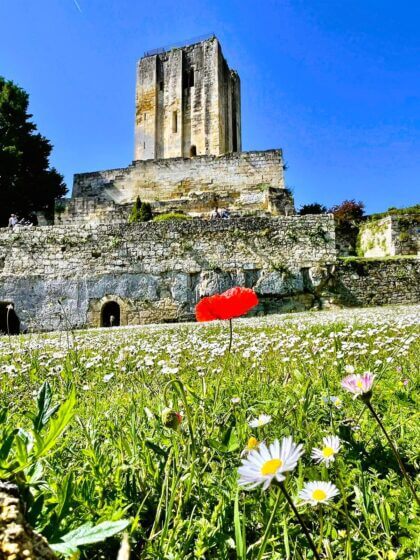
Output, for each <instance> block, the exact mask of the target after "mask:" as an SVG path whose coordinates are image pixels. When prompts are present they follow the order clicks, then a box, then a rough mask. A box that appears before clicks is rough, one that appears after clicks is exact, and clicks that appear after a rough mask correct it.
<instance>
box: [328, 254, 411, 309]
mask: <svg viewBox="0 0 420 560" xmlns="http://www.w3.org/2000/svg"><path fill="white" fill-rule="evenodd" d="M330 286H332V287H333V290H334V292H335V294H336V296H335V300H336V301H337V302H339V303H340V304H342V305H351V306H358V307H367V306H372V305H387V304H400V303H419V302H420V259H416V258H413V259H407V258H400V259H398V258H395V259H377V260H365V259H355V260H350V259H349V260H348V261H346V260H344V261H342V262H340V263H339V264H338V266H337V267H336V269H335V272H334V277H333V282H331V283H330Z"/></svg>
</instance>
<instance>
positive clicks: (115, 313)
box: [101, 301, 121, 327]
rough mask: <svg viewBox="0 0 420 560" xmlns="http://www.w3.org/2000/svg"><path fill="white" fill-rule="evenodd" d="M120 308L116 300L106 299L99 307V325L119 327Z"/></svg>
mask: <svg viewBox="0 0 420 560" xmlns="http://www.w3.org/2000/svg"><path fill="white" fill-rule="evenodd" d="M120 324H121V310H120V306H119V304H118V303H117V302H116V301H107V302H106V303H104V304H103V306H102V309H101V327H119V326H120Z"/></svg>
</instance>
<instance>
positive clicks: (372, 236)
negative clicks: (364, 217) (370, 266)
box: [357, 214, 420, 257]
mask: <svg viewBox="0 0 420 560" xmlns="http://www.w3.org/2000/svg"><path fill="white" fill-rule="evenodd" d="M357 246H358V254H359V255H360V256H364V257H387V256H396V255H417V254H420V216H419V215H418V214H404V215H401V214H398V215H389V216H386V217H384V218H382V219H380V220H369V221H367V222H365V223H364V224H363V225H362V226H361V227H360V231H359V235H358V241H357Z"/></svg>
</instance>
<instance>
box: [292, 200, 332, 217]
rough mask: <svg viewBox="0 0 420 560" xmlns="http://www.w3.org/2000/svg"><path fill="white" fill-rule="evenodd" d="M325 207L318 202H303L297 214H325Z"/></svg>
mask: <svg viewBox="0 0 420 560" xmlns="http://www.w3.org/2000/svg"><path fill="white" fill-rule="evenodd" d="M326 212H327V207H326V206H324V205H323V204H319V202H312V203H311V204H303V205H302V206H301V207H300V208H299V210H298V214H299V216H306V215H307V214H326Z"/></svg>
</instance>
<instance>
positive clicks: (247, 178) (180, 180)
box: [73, 150, 284, 204]
mask: <svg viewBox="0 0 420 560" xmlns="http://www.w3.org/2000/svg"><path fill="white" fill-rule="evenodd" d="M257 186H267V187H273V188H284V176H283V156H282V152H281V150H268V151H265V152H241V153H234V154H226V155H224V156H220V157H216V156H198V157H195V158H185V159H184V158H171V159H166V160H156V161H153V160H152V161H150V160H148V161H135V162H133V163H132V164H131V165H130V166H129V167H126V168H123V169H111V170H107V171H96V172H93V173H79V174H76V175H75V176H74V183H73V196H74V197H99V198H102V199H104V200H113V201H114V202H117V203H119V204H122V203H125V202H133V201H134V200H135V199H136V197H137V196H140V198H141V199H142V200H143V199H144V200H146V201H148V202H152V201H154V200H176V199H179V198H183V197H185V196H187V195H189V194H190V193H191V192H203V191H205V192H211V193H213V194H214V195H215V196H217V195H219V194H220V193H223V191H227V192H236V193H238V195H239V194H240V193H241V191H242V190H246V189H247V188H253V187H257Z"/></svg>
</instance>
